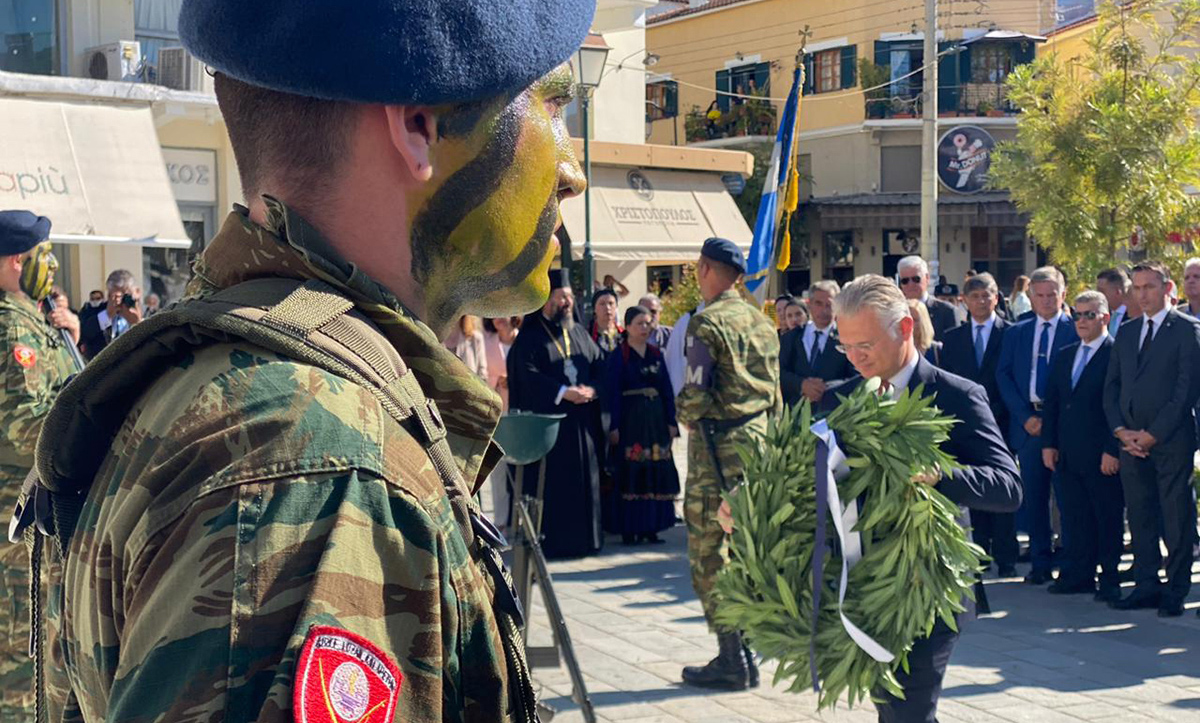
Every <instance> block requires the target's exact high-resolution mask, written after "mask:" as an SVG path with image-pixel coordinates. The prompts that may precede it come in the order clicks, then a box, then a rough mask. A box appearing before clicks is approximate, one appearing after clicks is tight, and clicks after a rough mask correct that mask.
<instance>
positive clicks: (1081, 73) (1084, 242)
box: [991, 0, 1200, 286]
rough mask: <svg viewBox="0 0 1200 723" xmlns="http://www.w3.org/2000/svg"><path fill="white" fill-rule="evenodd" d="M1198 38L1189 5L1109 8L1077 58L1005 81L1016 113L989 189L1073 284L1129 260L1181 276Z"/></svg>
mask: <svg viewBox="0 0 1200 723" xmlns="http://www.w3.org/2000/svg"><path fill="white" fill-rule="evenodd" d="M1197 37H1200V0H1173V1H1166V0H1134V1H1133V2H1126V3H1122V4H1120V5H1113V4H1111V3H1109V4H1106V5H1105V6H1103V7H1102V8H1101V10H1100V16H1099V19H1098V22H1097V26H1096V29H1095V30H1094V31H1093V32H1092V34H1091V36H1090V37H1089V38H1088V41H1087V44H1088V50H1089V52H1088V53H1087V55H1086V57H1084V58H1081V59H1079V60H1077V61H1064V60H1063V59H1061V58H1059V57H1057V56H1056V54H1053V53H1052V54H1049V55H1046V56H1043V57H1041V58H1038V59H1037V60H1036V61H1034V62H1033V63H1030V64H1028V65H1025V66H1022V67H1019V68H1017V69H1016V70H1015V71H1014V72H1013V73H1012V74H1011V75H1010V76H1009V78H1008V93H1009V98H1010V100H1011V101H1012V102H1013V103H1014V104H1015V105H1016V106H1017V107H1018V108H1020V109H1021V110H1022V111H1023V112H1022V114H1021V116H1020V117H1019V118H1018V120H1017V136H1016V140H1014V141H1011V142H1007V143H1002V144H1000V145H999V147H998V148H997V150H996V153H995V155H994V158H993V161H992V165H991V183H992V185H993V187H996V188H1005V189H1008V190H1009V191H1010V192H1011V194H1012V197H1013V200H1014V201H1015V203H1016V205H1017V207H1018V208H1019V209H1021V210H1022V211H1024V212H1026V213H1028V214H1029V215H1030V224H1029V226H1030V230H1031V231H1032V233H1033V235H1034V237H1035V238H1036V239H1037V242H1038V243H1039V244H1040V245H1041V246H1042V247H1043V248H1045V249H1046V251H1047V253H1048V254H1049V257H1050V260H1051V262H1052V263H1055V264H1057V265H1059V266H1061V267H1062V268H1063V270H1064V271H1065V272H1066V273H1067V274H1068V276H1069V277H1070V278H1071V279H1072V280H1073V282H1074V284H1075V285H1076V286H1078V285H1080V284H1082V283H1087V282H1088V280H1090V279H1093V278H1095V275H1096V272H1098V271H1100V270H1102V269H1104V268H1107V267H1110V266H1113V265H1114V264H1115V263H1118V262H1119V261H1120V260H1122V259H1124V258H1129V257H1130V256H1132V257H1133V258H1134V259H1135V260H1136V258H1137V256H1139V255H1144V256H1145V257H1147V258H1154V259H1160V260H1162V261H1164V262H1166V263H1167V264H1168V265H1170V266H1172V267H1173V269H1174V271H1175V272H1176V273H1178V272H1179V271H1181V267H1182V261H1183V259H1184V257H1185V256H1186V255H1187V253H1188V252H1189V251H1190V248H1189V246H1190V245H1191V243H1190V242H1186V243H1179V242H1178V241H1179V238H1180V236H1179V234H1181V233H1187V232H1188V230H1190V229H1194V228H1195V227H1196V225H1197V222H1198V220H1200V213H1198V212H1200V204H1198V203H1197V201H1196V200H1195V199H1194V198H1193V197H1192V196H1190V195H1189V194H1188V192H1187V186H1189V185H1193V186H1195V185H1200V183H1198V180H1200V134H1198V132H1197V125H1196V119H1197V112H1198V111H1200V59H1198V58H1197V48H1198V47H1200V46H1198V45H1197V43H1196V42H1195V40H1194V39H1195V38H1197ZM1135 233H1136V234H1137V236H1138V238H1139V239H1140V241H1141V245H1140V247H1139V248H1138V249H1137V251H1136V253H1133V254H1131V253H1130V251H1129V241H1130V238H1131V237H1132V236H1133V234H1135ZM1188 238H1190V234H1188ZM1172 239H1174V241H1173V240H1172ZM1176 278H1179V277H1178V276H1176Z"/></svg>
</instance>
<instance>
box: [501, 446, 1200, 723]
mask: <svg viewBox="0 0 1200 723" xmlns="http://www.w3.org/2000/svg"><path fill="white" fill-rule="evenodd" d="M677 458H678V459H684V458H685V456H684V455H682V454H680V455H678V456H677ZM484 499H485V500H488V501H490V499H489V496H488V495H487V494H486V493H485V495H484ZM664 538H665V539H666V540H667V543H666V544H665V545H660V546H646V545H642V546H637V547H623V546H622V545H621V544H620V542H619V540H618V541H614V540H613V539H612V538H610V539H609V544H608V547H607V548H606V550H605V551H604V552H603V553H602V554H601V555H598V556H595V557H592V558H588V559H584V560H576V561H568V562H556V563H552V564H551V574H552V576H553V579H554V587H555V589H556V591H557V595H558V599H559V602H560V604H561V606H562V609H563V612H564V615H565V617H566V619H567V625H568V628H569V631H570V635H571V637H572V639H573V641H574V643H575V650H576V653H577V655H578V657H579V660H580V663H581V666H582V668H583V671H584V676H585V679H586V683H587V687H588V693H589V695H590V698H591V700H592V703H593V705H594V706H595V707H596V713H597V717H598V719H599V720H601V721H622V722H623V723H678V722H680V721H687V722H689V723H743V722H756V723H786V722H790V721H828V722H830V723H854V722H862V723H867V722H868V721H875V719H876V718H875V713H874V711H873V709H872V708H871V706H870V704H869V703H868V704H865V705H863V706H861V707H859V708H855V709H854V710H847V709H846V708H845V707H844V706H841V707H839V708H837V709H835V710H831V711H826V712H824V713H821V714H818V713H817V710H816V697H815V696H814V695H813V694H812V693H804V694H790V693H786V692H783V690H782V686H781V687H780V688H776V689H773V688H772V687H771V686H770V684H769V681H770V679H771V675H772V674H773V672H774V668H773V667H772V666H771V665H769V664H768V665H767V666H765V667H764V676H763V677H764V684H763V686H762V687H760V688H758V689H756V690H753V691H750V692H743V693H711V692H706V691H700V690H697V689H692V688H687V687H684V686H682V685H681V684H680V683H679V671H680V668H681V667H682V666H683V665H684V664H697V663H703V662H705V661H707V660H708V659H709V658H711V657H712V656H713V655H714V654H715V648H716V643H715V639H714V638H713V637H712V636H710V635H709V634H708V632H707V630H706V628H705V624H704V618H703V616H702V613H701V609H700V605H699V603H698V602H697V601H696V598H695V594H694V593H693V591H692V587H691V582H690V579H689V577H688V570H687V553H686V548H685V541H686V532H685V530H684V528H683V527H682V526H677V527H675V528H674V529H672V530H669V531H668V532H667V533H666V534H665V535H664ZM1126 563H1128V559H1127V560H1126ZM1026 568H1027V566H1026V565H1021V566H1019V571H1020V572H1021V573H1022V574H1024V572H1026V571H1027V570H1026ZM1193 580H1194V581H1195V582H1196V583H1198V586H1197V587H1196V588H1194V591H1193V593H1192V595H1191V597H1190V598H1189V600H1188V604H1187V608H1188V610H1187V611H1186V612H1185V614H1184V616H1183V617H1182V618H1177V619H1175V620H1168V621H1164V620H1159V619H1158V618H1157V617H1156V615H1155V611H1153V610H1142V611H1136V612H1118V611H1114V610H1110V609H1109V608H1107V607H1105V606H1102V605H1100V604H1098V603H1094V602H1092V601H1091V598H1090V596H1068V597H1059V596H1051V595H1049V594H1048V593H1047V592H1046V591H1045V587H1044V586H1043V587H1036V588H1035V587H1031V586H1028V585H1025V584H1023V583H1022V582H1021V581H1020V580H1019V579H1011V580H988V581H987V584H988V597H989V599H990V602H991V605H992V608H993V610H994V612H993V614H991V615H988V616H984V617H982V618H980V619H979V620H977V621H975V622H973V623H970V624H969V626H968V627H967V628H966V630H965V632H964V634H963V637H962V638H961V639H960V641H959V644H958V646H957V648H956V649H955V651H954V656H953V658H952V661H951V666H950V670H949V672H948V673H947V676H946V689H945V692H944V694H943V697H942V702H941V706H940V709H939V719H940V721H941V722H942V723H999V722H1000V721H1011V722H1014V723H1016V722H1021V723H1059V722H1062V723H1067V722H1069V721H1104V722H1106V723H1118V722H1125V721H1129V722H1130V723H1133V722H1136V721H1190V722H1192V723H1200V619H1198V618H1197V617H1196V610H1197V609H1200V564H1198V565H1197V567H1196V568H1195V571H1194V574H1193ZM1126 587H1127V588H1128V587H1129V584H1128V583H1127V584H1126ZM534 598H535V604H534V606H533V610H532V614H531V618H532V623H531V626H530V644H531V645H548V644H549V643H550V640H551V637H550V632H549V627H548V623H547V618H546V613H545V609H544V608H543V607H542V606H541V600H540V595H539V594H538V593H537V592H535V593H534ZM534 678H535V680H536V682H537V684H538V685H539V686H540V688H541V695H542V699H543V700H544V701H545V702H546V703H548V704H549V705H551V706H553V707H554V708H556V709H557V710H558V711H559V712H558V714H557V715H556V716H555V717H554V723H579V722H580V721H582V720H583V716H582V714H581V713H580V712H579V709H578V706H577V705H576V704H575V703H574V702H573V701H572V700H571V683H570V678H569V677H568V675H567V672H566V668H565V667H561V668H557V669H552V668H540V669H537V670H535V671H534Z"/></svg>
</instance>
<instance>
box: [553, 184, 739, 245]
mask: <svg viewBox="0 0 1200 723" xmlns="http://www.w3.org/2000/svg"><path fill="white" fill-rule="evenodd" d="M562 216H563V225H565V226H566V227H567V232H568V233H570V235H571V255H572V256H573V257H575V258H577V259H579V258H583V241H584V237H585V233H584V200H583V197H582V196H580V197H577V198H573V199H570V200H568V201H565V202H564V203H563V204H562ZM712 236H721V237H723V238H727V239H729V240H730V241H733V242H734V243H736V244H737V245H738V246H741V247H742V249H743V250H744V251H748V250H749V248H750V242H751V241H752V240H753V238H754V233H753V231H751V229H750V227H749V226H748V225H747V224H746V221H745V219H744V218H742V214H741V212H740V211H738V208H737V205H736V204H735V203H734V202H733V197H732V196H730V195H729V192H728V191H726V190H725V184H724V183H723V182H722V181H721V176H720V175H719V174H716V173H702V172H694V171H664V170H654V169H643V168H634V169H629V168H620V167H616V166H593V167H592V254H593V256H595V258H596V259H598V260H601V261H660V262H670V263H682V262H689V261H695V260H696V258H697V257H698V256H699V255H700V247H701V246H702V245H703V244H704V240H705V239H707V238H709V237H712Z"/></svg>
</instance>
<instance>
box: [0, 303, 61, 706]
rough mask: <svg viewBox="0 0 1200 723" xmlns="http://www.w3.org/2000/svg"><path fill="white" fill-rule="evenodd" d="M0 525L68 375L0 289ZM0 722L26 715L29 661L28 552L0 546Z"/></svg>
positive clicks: (57, 344)
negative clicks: (0, 379) (0, 377)
mask: <svg viewBox="0 0 1200 723" xmlns="http://www.w3.org/2000/svg"><path fill="white" fill-rule="evenodd" d="M0 338H3V342H2V343H3V346H2V347H0V373H2V374H3V378H4V396H3V398H2V399H0V429H3V434H4V437H3V441H2V442H0V520H3V521H5V522H7V520H8V515H11V514H12V510H13V508H14V507H15V506H16V503H17V498H18V497H19V496H20V492H21V483H22V481H24V479H25V476H26V475H27V474H28V473H29V470H30V469H31V468H32V467H33V453H34V447H35V445H36V443H37V437H38V433H39V432H41V429H42V420H43V419H44V418H45V416H46V413H47V412H48V411H50V404H51V402H53V401H54V397H55V396H56V395H57V394H58V391H59V389H61V388H62V386H63V384H64V383H65V382H66V380H67V378H68V377H70V375H71V374H72V373H73V372H74V371H75V367H74V364H73V362H72V361H71V357H70V354H69V353H68V352H67V349H66V347H65V346H64V342H63V340H62V338H61V336H60V334H59V332H58V331H56V330H55V329H54V328H53V327H51V326H50V324H48V323H47V322H46V319H45V317H44V316H42V313H41V312H40V311H39V310H38V308H37V305H36V304H35V303H34V302H33V301H31V300H30V299H29V298H28V297H26V296H24V295H23V294H22V295H17V294H10V293H7V292H4V291H0ZM0 600H2V601H3V602H0V722H3V721H10V720H11V721H27V720H29V719H30V718H31V717H32V714H33V660H32V659H31V658H30V657H29V603H30V597H29V551H28V550H27V549H26V547H25V546H24V545H10V544H7V543H5V544H0Z"/></svg>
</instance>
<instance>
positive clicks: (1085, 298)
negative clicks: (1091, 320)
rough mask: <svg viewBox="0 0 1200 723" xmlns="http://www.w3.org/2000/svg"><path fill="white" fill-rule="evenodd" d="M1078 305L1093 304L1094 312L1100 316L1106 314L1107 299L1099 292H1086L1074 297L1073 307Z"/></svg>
mask: <svg viewBox="0 0 1200 723" xmlns="http://www.w3.org/2000/svg"><path fill="white" fill-rule="evenodd" d="M1080 304H1095V305H1096V310H1097V311H1099V312H1100V313H1101V314H1107V313H1108V297H1107V296H1105V295H1104V294H1101V293H1100V292H1099V291H1092V290H1088V291H1084V292H1083V293H1081V294H1080V295H1079V296H1076V297H1075V306H1079V305H1080Z"/></svg>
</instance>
